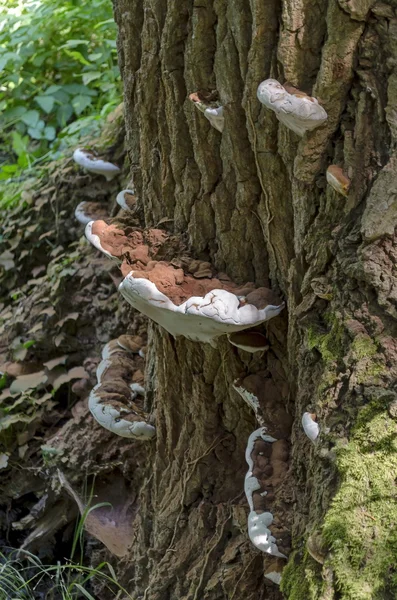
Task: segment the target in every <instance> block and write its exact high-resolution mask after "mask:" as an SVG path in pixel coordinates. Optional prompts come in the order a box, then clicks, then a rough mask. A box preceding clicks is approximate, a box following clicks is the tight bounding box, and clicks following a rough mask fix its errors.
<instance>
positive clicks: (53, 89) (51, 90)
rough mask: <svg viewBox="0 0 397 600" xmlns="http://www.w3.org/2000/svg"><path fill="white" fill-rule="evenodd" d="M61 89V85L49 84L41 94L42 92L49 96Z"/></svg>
mask: <svg viewBox="0 0 397 600" xmlns="http://www.w3.org/2000/svg"><path fill="white" fill-rule="evenodd" d="M61 89H62V86H61V85H50V87H49V88H47V89H46V90H45V91H44V92H43V94H44V95H45V96H51V94H55V92H58V91H59V90H61Z"/></svg>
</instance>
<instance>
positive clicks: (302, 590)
mask: <svg viewBox="0 0 397 600" xmlns="http://www.w3.org/2000/svg"><path fill="white" fill-rule="evenodd" d="M300 555H301V553H300V552H298V551H296V550H295V551H294V552H293V553H292V554H291V556H290V559H289V561H288V564H287V565H286V566H285V568H284V570H283V576H282V579H281V585H280V589H281V591H282V592H283V594H284V596H285V598H288V600H318V598H319V596H320V593H321V583H320V582H321V567H320V565H318V564H317V563H316V562H315V561H314V560H313V559H312V558H311V557H310V556H309V555H308V554H307V553H305V555H304V556H303V557H302V558H301V557H300ZM319 586H320V587H319Z"/></svg>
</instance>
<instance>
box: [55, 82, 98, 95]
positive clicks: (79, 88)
mask: <svg viewBox="0 0 397 600" xmlns="http://www.w3.org/2000/svg"><path fill="white" fill-rule="evenodd" d="M63 89H64V90H65V92H67V93H68V94H73V95H75V94H83V95H84V96H96V95H97V94H98V92H96V91H95V90H90V88H88V87H87V86H86V85H81V83H68V84H66V85H64V86H63Z"/></svg>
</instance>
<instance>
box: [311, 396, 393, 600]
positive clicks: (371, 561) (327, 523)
mask: <svg viewBox="0 0 397 600" xmlns="http://www.w3.org/2000/svg"><path fill="white" fill-rule="evenodd" d="M337 467H338V470H339V474H340V477H341V482H340V488H339V491H338V492H337V494H336V496H335V497H334V499H333V501H332V504H331V507H330V509H329V511H328V513H327V514H326V516H325V520H324V527H323V536H324V538H325V540H326V541H327V543H328V544H329V546H330V547H331V549H332V552H331V555H330V560H331V567H332V569H333V572H334V576H335V579H336V584H337V586H338V588H339V589H340V598H341V599H342V600H378V599H379V600H381V599H382V600H383V599H384V598H386V597H387V598H388V597H390V598H395V597H397V573H396V572H395V571H396V570H395V566H396V557H397V489H396V484H395V478H396V473H397V425H396V423H395V422H394V421H393V420H392V419H391V418H390V417H389V416H388V413H387V410H386V406H385V401H384V400H382V399H380V400H376V401H372V402H370V403H369V404H368V405H367V406H365V407H364V408H362V409H361V411H360V412H359V414H358V417H357V420H356V425H355V427H354V429H353V431H352V435H351V438H350V442H349V443H348V445H347V446H344V447H343V448H340V449H338V450H337ZM385 592H387V593H388V594H390V596H385Z"/></svg>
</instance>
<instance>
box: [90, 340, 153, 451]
mask: <svg viewBox="0 0 397 600" xmlns="http://www.w3.org/2000/svg"><path fill="white" fill-rule="evenodd" d="M122 337H123V338H124V339H123V345H121V344H120V343H119V342H118V340H112V341H111V342H109V343H108V344H106V346H105V347H104V348H103V351H102V361H101V362H100V363H99V365H98V368H97V380H98V383H97V385H96V386H95V387H94V388H93V389H92V391H91V393H90V396H89V400H88V406H89V409H90V411H91V413H92V415H93V416H94V418H95V419H96V420H97V421H98V423H100V424H101V425H102V427H105V429H108V430H109V431H112V432H113V433H116V434H117V435H120V436H121V437H126V438H133V439H138V440H150V439H152V438H153V437H154V436H155V434H156V430H155V428H154V427H153V426H152V425H150V424H149V422H148V420H149V416H148V415H147V414H146V413H145V412H144V411H143V410H142V408H141V407H140V406H139V405H138V404H137V403H136V402H135V400H136V397H137V395H138V393H140V394H144V388H143V387H142V385H141V383H142V380H143V376H142V372H141V371H140V370H139V366H140V364H142V359H141V358H140V357H139V355H138V354H134V355H133V354H132V352H130V351H129V350H126V349H125V347H124V346H125V342H126V340H125V338H126V337H127V336H122ZM131 343H133V341H132V342H131ZM137 374H138V376H137ZM134 379H136V380H137V381H134ZM134 384H135V385H136V386H139V390H138V389H136V388H134V389H132V386H133V385H134Z"/></svg>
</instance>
